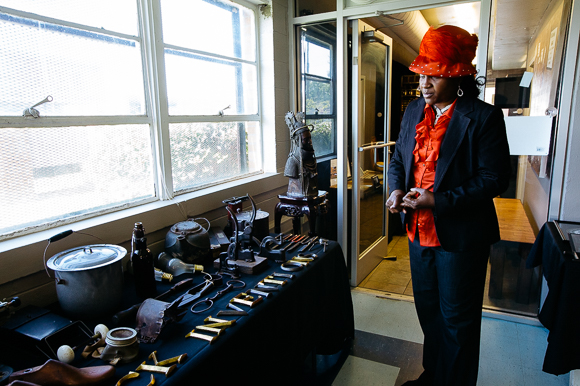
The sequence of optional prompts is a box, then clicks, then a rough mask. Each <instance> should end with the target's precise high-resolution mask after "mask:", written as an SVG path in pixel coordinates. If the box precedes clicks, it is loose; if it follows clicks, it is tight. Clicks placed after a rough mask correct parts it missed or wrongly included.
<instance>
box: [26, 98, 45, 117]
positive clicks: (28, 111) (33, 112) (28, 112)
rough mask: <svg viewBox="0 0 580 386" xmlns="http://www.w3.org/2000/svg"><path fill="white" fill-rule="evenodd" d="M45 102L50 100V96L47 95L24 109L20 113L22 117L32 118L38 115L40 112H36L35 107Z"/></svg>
mask: <svg viewBox="0 0 580 386" xmlns="http://www.w3.org/2000/svg"><path fill="white" fill-rule="evenodd" d="M46 102H52V96H50V95H49V96H47V97H46V98H44V99H43V100H41V101H40V102H38V103H37V104H35V105H34V106H32V107H29V108H27V109H25V110H24V112H23V113H22V116H23V117H33V118H38V117H40V113H39V112H38V110H37V109H35V107H36V106H40V105H41V104H44V103H46Z"/></svg>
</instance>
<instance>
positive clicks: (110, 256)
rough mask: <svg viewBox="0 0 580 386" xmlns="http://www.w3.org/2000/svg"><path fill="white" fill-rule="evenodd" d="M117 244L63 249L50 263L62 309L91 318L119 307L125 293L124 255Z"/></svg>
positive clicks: (73, 315) (125, 251) (123, 251)
mask: <svg viewBox="0 0 580 386" xmlns="http://www.w3.org/2000/svg"><path fill="white" fill-rule="evenodd" d="M126 254H127V250H126V249H125V248H123V247H121V246H118V245H111V244H93V245H87V246H82V247H76V248H71V249H67V250H66V251H62V252H60V253H58V254H56V255H54V256H53V257H51V258H50V259H49V260H48V262H47V266H48V268H50V269H52V270H53V271H54V275H55V279H56V294H57V296H58V301H59V302H60V306H61V308H62V310H63V311H64V312H65V313H66V314H67V315H70V316H72V317H75V318H79V319H85V318H86V319H91V318H94V317H97V316H102V315H103V314H107V313H110V312H113V311H115V310H116V309H119V308H120V306H121V302H122V293H123V261H122V260H123V257H125V255H126Z"/></svg>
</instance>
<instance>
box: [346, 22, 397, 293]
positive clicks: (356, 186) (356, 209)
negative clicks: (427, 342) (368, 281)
mask: <svg viewBox="0 0 580 386" xmlns="http://www.w3.org/2000/svg"><path fill="white" fill-rule="evenodd" d="M349 22H350V23H351V24H352V26H351V30H352V59H353V60H352V71H351V74H352V82H351V84H352V91H351V96H352V136H351V144H352V146H351V153H352V154H350V159H351V160H352V164H353V166H352V173H351V174H352V189H351V207H350V208H351V210H352V213H351V219H352V220H351V229H352V232H351V234H350V244H349V245H350V256H351V265H350V284H351V286H353V287H356V286H358V285H359V284H360V283H361V282H362V281H363V279H364V278H365V277H367V276H368V275H369V274H370V273H371V272H372V270H373V269H374V268H375V267H376V266H377V265H379V264H380V263H381V261H382V260H383V258H384V257H385V256H386V252H387V247H388V230H387V227H388V223H387V221H388V216H387V214H386V213H384V216H383V224H382V232H383V236H382V237H379V239H378V240H376V241H375V242H374V243H373V244H372V245H370V246H369V247H368V248H367V249H366V250H365V251H361V250H360V231H361V229H360V227H359V226H358V224H360V221H361V218H360V204H361V190H360V189H361V186H360V179H359V178H358V176H359V175H360V169H361V165H360V160H361V158H362V157H364V156H363V153H362V152H361V151H360V147H361V146H362V145H363V143H362V142H364V139H363V137H362V134H363V132H364V127H365V117H366V113H365V108H366V107H367V105H366V104H362V105H361V104H360V103H361V102H362V101H364V99H365V98H364V95H366V90H365V89H364V86H361V82H362V81H363V79H364V78H365V75H364V74H361V69H362V63H363V59H362V37H361V36H362V35H361V32H362V31H363V30H368V29H369V27H370V28H372V27H371V26H370V25H368V24H366V23H364V22H363V21H362V20H360V19H358V20H357V19H355V20H350V21H349ZM355 28H356V30H357V33H356V35H355ZM378 33H379V34H380V35H381V36H382V37H383V39H384V41H385V45H386V48H385V59H386V61H385V76H384V82H385V88H384V92H385V95H384V106H383V110H384V118H383V119H384V122H385V125H386V128H385V141H386V142H388V140H389V139H390V118H391V116H390V93H391V76H392V71H391V68H392V63H391V62H392V60H391V58H392V44H393V41H392V39H391V38H390V37H388V36H386V35H384V34H382V33H381V32H380V31H379V32H378ZM355 80H356V81H355ZM387 149H388V147H387V148H385V152H384V153H383V154H384V155H385V161H386V162H385V164H387V165H388V156H387V154H388V153H387ZM367 151H368V150H367ZM386 167H387V166H385V168H383V192H382V197H383V202H384V201H385V195H386V191H387V186H386V181H387V179H386ZM383 210H384V209H383ZM383 250H384V251H383Z"/></svg>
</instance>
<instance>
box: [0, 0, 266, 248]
mask: <svg viewBox="0 0 580 386" xmlns="http://www.w3.org/2000/svg"><path fill="white" fill-rule="evenodd" d="M135 1H136V4H137V17H138V33H139V35H138V36H133V35H127V34H124V33H119V32H115V31H110V30H104V29H100V28H95V27H91V26H88V25H80V24H76V23H74V22H69V21H65V20H60V19H54V18H51V17H46V16H41V15H37V14H33V13H29V12H24V11H19V10H15V9H11V8H8V7H4V6H0V12H2V13H7V14H9V15H14V16H16V17H22V18H27V19H33V20H37V21H41V22H46V23H53V24H58V25H62V26H65V27H70V28H75V29H81V30H83V31H87V32H89V33H91V32H93V33H98V34H106V35H108V36H112V37H114V38H115V37H116V38H119V39H123V40H131V41H135V42H137V43H138V44H140V46H141V63H142V71H143V87H144V101H145V112H144V115H122V116H121V115H116V116H106V115H102V116H101V115H99V116H50V117H41V118H38V119H30V118H25V117H23V116H0V132H1V130H2V129H3V128H44V129H47V130H50V128H57V127H67V126H101V125H121V124H146V125H148V126H149V133H150V139H151V147H152V148H151V156H152V163H153V170H152V172H153V183H154V192H155V193H154V196H153V197H148V198H145V199H140V200H136V201H133V202H131V203H125V204H115V205H113V206H111V207H109V208H105V209H101V210H99V211H97V212H88V213H83V214H80V215H73V216H69V217H67V218H66V219H64V220H59V221H53V222H47V223H39V224H36V225H32V226H27V227H24V228H22V229H18V230H16V231H12V232H10V233H6V234H2V235H0V242H2V241H4V240H10V239H14V238H15V237H19V236H25V235H29V234H34V233H37V232H42V231H44V230H47V229H54V228H58V227H61V226H63V225H68V224H73V223H78V222H82V221H85V220H88V219H92V218H96V217H100V216H103V215H109V214H112V213H115V212H122V211H123V210H126V209H130V208H137V207H142V206H144V207H143V209H144V210H145V207H147V206H148V205H147V204H153V205H154V206H155V207H159V206H165V205H166V204H161V202H163V201H169V202H168V203H167V204H169V205H171V201H174V202H175V203H176V204H177V205H179V202H182V201H184V200H187V196H192V194H193V193H195V194H193V196H194V197H199V196H203V195H204V194H210V193H211V192H212V191H215V187H216V186H217V185H222V184H224V186H226V185H227V186H231V185H232V184H233V185H234V186H235V185H244V184H245V183H247V182H246V181H247V179H248V178H252V179H253V178H255V177H259V175H263V174H265V173H264V165H263V160H264V146H263V141H264V139H263V126H262V112H261V98H262V95H261V84H260V51H261V50H260V45H259V44H260V42H259V36H260V29H259V17H260V12H259V8H258V6H257V5H255V4H252V3H249V2H247V1H244V0H228V1H231V2H232V3H235V4H238V5H241V6H243V7H246V8H248V9H250V10H251V11H252V12H253V13H254V30H255V37H254V38H255V42H254V44H255V47H256V49H255V58H254V59H255V61H254V62H250V61H248V60H242V59H232V58H229V57H224V58H226V59H228V60H234V61H239V62H241V63H247V64H252V65H254V66H255V68H256V75H257V79H256V90H255V93H256V96H257V112H256V114H247V115H234V114H231V115H224V116H220V115H218V114H217V112H216V115H215V116H214V115H211V116H208V115H175V116H170V115H169V113H168V96H167V84H166V80H165V60H164V55H165V49H166V48H175V46H170V45H166V44H165V43H164V42H163V41H162V28H163V26H162V20H161V1H162V0H135ZM210 2H211V1H210ZM177 48H178V49H180V50H182V49H183V48H182V47H177ZM199 53H202V54H208V53H204V52H201V51H199ZM210 55H211V56H214V57H215V56H216V55H215V54H210ZM224 107H225V106H224ZM230 121H231V122H256V124H257V125H258V126H259V131H260V133H261V139H260V145H259V148H260V152H259V157H260V163H261V165H262V167H261V169H260V170H259V171H255V172H253V173H246V174H242V175H239V176H235V177H232V178H228V179H224V180H219V181H215V182H213V183H210V184H206V185H204V186H199V187H193V188H189V189H182V190H179V191H173V181H172V166H171V149H170V138H169V125H170V124H175V123H198V122H204V123H205V122H209V123H213V122H230ZM240 126H243V125H240ZM266 177H267V176H266ZM244 180H246V181H244ZM212 188H213V189H212ZM204 190H205V191H207V192H204ZM177 198H178V199H177ZM176 200H177V201H176ZM156 202H159V205H158V204H155V203H156ZM118 216H122V214H119V215H115V217H118Z"/></svg>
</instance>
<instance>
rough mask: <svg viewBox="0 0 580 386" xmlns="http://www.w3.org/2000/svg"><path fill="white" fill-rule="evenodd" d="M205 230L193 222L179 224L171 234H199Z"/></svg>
mask: <svg viewBox="0 0 580 386" xmlns="http://www.w3.org/2000/svg"><path fill="white" fill-rule="evenodd" d="M202 229H203V228H202V227H201V225H199V224H198V223H196V222H195V221H193V220H187V221H182V222H178V223H177V224H174V225H173V226H172V227H171V232H173V233H177V234H178V235H179V234H183V235H185V234H189V233H198V232H200V231H201V230H202Z"/></svg>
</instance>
